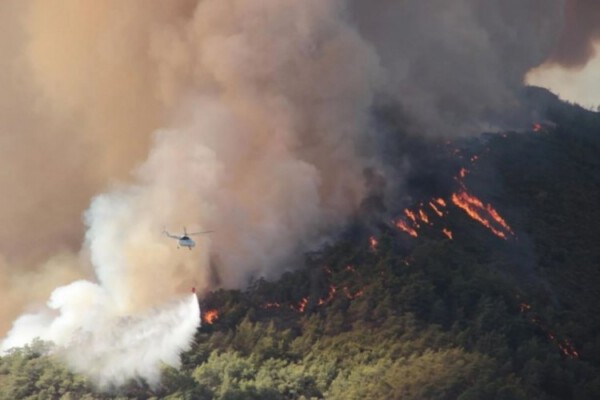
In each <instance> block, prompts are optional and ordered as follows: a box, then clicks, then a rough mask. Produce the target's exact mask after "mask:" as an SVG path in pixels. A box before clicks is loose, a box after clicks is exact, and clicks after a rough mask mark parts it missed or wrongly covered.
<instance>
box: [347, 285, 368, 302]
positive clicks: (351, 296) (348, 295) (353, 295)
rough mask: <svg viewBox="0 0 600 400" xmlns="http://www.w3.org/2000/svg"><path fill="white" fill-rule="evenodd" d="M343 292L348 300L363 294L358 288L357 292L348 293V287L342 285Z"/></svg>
mask: <svg viewBox="0 0 600 400" xmlns="http://www.w3.org/2000/svg"><path fill="white" fill-rule="evenodd" d="M344 294H345V295H346V297H347V298H348V300H354V299H356V298H358V297H360V296H362V295H363V294H364V292H363V291H362V290H359V291H358V292H356V293H354V294H352V293H350V290H349V289H348V287H347V286H344Z"/></svg>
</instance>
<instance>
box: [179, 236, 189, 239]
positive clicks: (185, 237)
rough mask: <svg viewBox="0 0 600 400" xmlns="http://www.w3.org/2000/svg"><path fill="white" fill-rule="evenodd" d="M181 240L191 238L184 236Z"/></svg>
mask: <svg viewBox="0 0 600 400" xmlns="http://www.w3.org/2000/svg"><path fill="white" fill-rule="evenodd" d="M180 240H190V238H189V237H187V236H182V237H181V239H180Z"/></svg>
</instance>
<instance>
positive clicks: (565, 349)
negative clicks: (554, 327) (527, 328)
mask: <svg viewBox="0 0 600 400" xmlns="http://www.w3.org/2000/svg"><path fill="white" fill-rule="evenodd" d="M517 298H519V296H518V295H517ZM519 310H520V311H521V313H523V314H525V313H527V314H530V313H531V311H532V310H531V305H530V304H527V303H520V304H519ZM529 320H530V321H531V323H533V324H534V325H535V326H537V327H538V328H539V329H541V330H542V331H543V332H544V333H545V334H546V336H547V337H548V339H549V340H550V341H551V342H552V343H554V344H555V345H556V346H557V347H558V349H559V350H560V351H561V353H562V354H564V355H565V356H566V357H569V358H579V352H578V351H577V350H576V349H575V346H573V343H572V342H571V341H570V340H569V339H564V340H561V339H559V338H558V335H556V334H555V333H554V332H552V331H551V330H550V329H548V327H547V326H546V325H545V324H544V323H543V322H542V321H541V320H540V318H539V317H538V316H536V315H533V316H531V315H530V316H529Z"/></svg>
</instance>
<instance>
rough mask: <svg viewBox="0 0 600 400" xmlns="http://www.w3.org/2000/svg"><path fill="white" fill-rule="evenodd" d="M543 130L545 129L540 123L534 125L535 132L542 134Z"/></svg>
mask: <svg viewBox="0 0 600 400" xmlns="http://www.w3.org/2000/svg"><path fill="white" fill-rule="evenodd" d="M542 129H544V127H543V126H542V124H540V123H539V122H536V123H535V124H533V131H534V132H536V133H538V132H541V131H542Z"/></svg>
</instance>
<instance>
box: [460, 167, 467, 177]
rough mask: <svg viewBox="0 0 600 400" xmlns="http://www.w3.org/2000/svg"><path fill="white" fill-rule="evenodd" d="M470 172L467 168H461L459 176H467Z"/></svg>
mask: <svg viewBox="0 0 600 400" xmlns="http://www.w3.org/2000/svg"><path fill="white" fill-rule="evenodd" d="M468 173H469V170H468V169H466V168H461V169H460V172H459V173H458V176H460V177H461V178H464V177H465V176H467V174H468Z"/></svg>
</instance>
